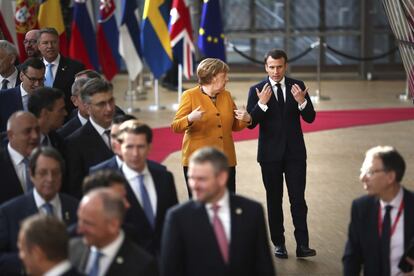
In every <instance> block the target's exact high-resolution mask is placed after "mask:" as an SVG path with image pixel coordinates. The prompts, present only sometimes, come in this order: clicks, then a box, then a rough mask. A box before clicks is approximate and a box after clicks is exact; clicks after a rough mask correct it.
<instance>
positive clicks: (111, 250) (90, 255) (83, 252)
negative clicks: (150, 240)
mask: <svg viewBox="0 0 414 276" xmlns="http://www.w3.org/2000/svg"><path fill="white" fill-rule="evenodd" d="M124 215H125V205H124V203H123V201H122V198H121V197H120V196H119V195H118V194H116V193H114V192H113V191H111V190H109V189H108V188H98V189H95V190H92V191H91V192H89V193H88V194H86V195H85V196H84V197H83V198H82V201H81V203H80V206H79V210H78V217H79V221H78V232H79V233H80V234H81V235H83V238H76V239H73V240H71V242H70V251H69V252H70V260H71V261H72V263H73V264H74V265H75V266H76V267H77V268H78V269H79V270H80V271H83V272H85V273H86V274H88V275H125V276H128V275H146V276H153V275H158V273H157V265H156V262H155V259H154V258H153V257H152V256H151V255H150V254H148V253H147V252H145V250H143V249H142V248H140V247H138V246H137V245H135V244H134V243H133V242H131V241H130V240H129V239H128V238H127V237H126V236H125V234H124V232H123V231H122V230H121V225H122V222H123V218H124Z"/></svg>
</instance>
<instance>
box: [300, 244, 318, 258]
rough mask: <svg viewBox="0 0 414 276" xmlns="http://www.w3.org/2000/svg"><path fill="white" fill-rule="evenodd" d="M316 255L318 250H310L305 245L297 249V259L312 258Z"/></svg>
mask: <svg viewBox="0 0 414 276" xmlns="http://www.w3.org/2000/svg"><path fill="white" fill-rule="evenodd" d="M315 255H316V250H315V249H312V248H309V247H308V246H305V245H300V246H298V247H297V248H296V257H298V258H305V257H312V256H315Z"/></svg>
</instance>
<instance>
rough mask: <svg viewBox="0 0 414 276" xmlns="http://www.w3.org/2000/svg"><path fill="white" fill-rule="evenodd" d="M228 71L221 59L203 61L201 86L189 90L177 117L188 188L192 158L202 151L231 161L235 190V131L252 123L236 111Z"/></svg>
mask: <svg viewBox="0 0 414 276" xmlns="http://www.w3.org/2000/svg"><path fill="white" fill-rule="evenodd" d="M228 71H229V67H228V65H227V64H226V63H224V62H223V61H221V60H219V59H215V58H207V59H204V60H203V61H202V62H201V63H200V64H199V65H198V67H197V77H198V83H199V85H198V86H197V87H194V88H191V89H188V90H186V91H185V92H184V93H183V95H182V97H181V102H180V106H179V107H178V110H177V113H176V114H175V117H174V120H173V122H172V124H171V128H172V130H173V131H174V132H176V133H183V132H184V138H183V145H182V164H183V169H184V176H185V180H186V183H187V189H188V194H189V196H190V197H191V191H190V188H189V186H188V179H187V169H188V160H189V158H190V156H191V154H192V153H193V152H194V151H195V150H197V149H199V148H202V147H205V146H213V147H216V148H218V149H220V150H222V151H223V152H224V153H225V154H226V156H227V158H228V161H229V166H230V169H229V179H228V182H227V186H228V189H229V190H230V191H231V192H233V193H234V192H235V190H236V183H235V182H236V163H237V162H236V152H235V149H234V141H233V136H232V131H239V130H242V129H243V128H245V127H246V126H247V125H248V123H249V122H250V120H251V117H250V115H249V113H247V111H246V110H245V109H237V106H236V105H235V104H234V102H233V99H232V97H231V94H230V92H229V91H227V90H226V88H225V86H226V83H227V81H228V78H227V73H228Z"/></svg>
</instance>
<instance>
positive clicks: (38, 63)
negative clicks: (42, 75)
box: [20, 57, 46, 73]
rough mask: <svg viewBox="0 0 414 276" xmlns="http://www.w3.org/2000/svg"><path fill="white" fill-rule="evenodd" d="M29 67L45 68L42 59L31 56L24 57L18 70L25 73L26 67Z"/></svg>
mask: <svg viewBox="0 0 414 276" xmlns="http://www.w3.org/2000/svg"><path fill="white" fill-rule="evenodd" d="M29 67H32V68H34V69H37V70H45V68H46V67H45V64H44V63H43V61H42V60H41V59H39V58H35V57H31V58H28V59H26V60H25V61H24V62H23V63H22V64H21V65H20V71H22V72H24V73H26V72H27V69H28V68H29Z"/></svg>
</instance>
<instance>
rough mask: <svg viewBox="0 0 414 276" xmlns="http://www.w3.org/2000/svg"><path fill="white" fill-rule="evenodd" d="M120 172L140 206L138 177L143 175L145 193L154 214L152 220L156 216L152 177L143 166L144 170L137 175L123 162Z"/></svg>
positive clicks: (146, 167) (155, 195)
mask: <svg viewBox="0 0 414 276" xmlns="http://www.w3.org/2000/svg"><path fill="white" fill-rule="evenodd" d="M122 172H123V173H124V175H125V178H126V179H127V180H128V183H129V186H130V187H131V189H132V191H133V192H134V194H135V197H136V198H137V199H138V202H139V204H141V206H142V198H141V192H140V189H139V181H138V175H140V174H143V175H144V185H145V188H147V192H148V195H149V198H150V201H151V207H152V210H153V212H154V218H155V217H156V215H157V191H156V190H155V185H154V180H153V179H152V175H151V173H150V171H149V170H148V166H147V165H145V168H144V169H143V170H142V172H140V173H138V172H136V171H135V170H133V169H131V168H130V167H128V165H127V164H126V163H125V162H124V163H123V165H122Z"/></svg>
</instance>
